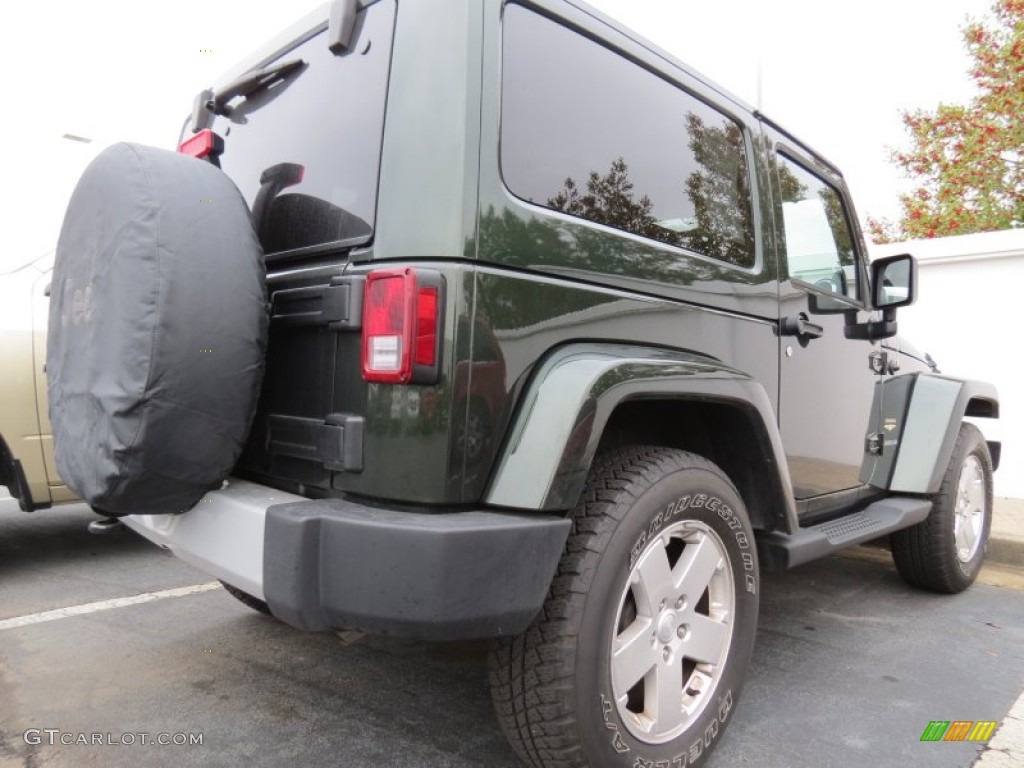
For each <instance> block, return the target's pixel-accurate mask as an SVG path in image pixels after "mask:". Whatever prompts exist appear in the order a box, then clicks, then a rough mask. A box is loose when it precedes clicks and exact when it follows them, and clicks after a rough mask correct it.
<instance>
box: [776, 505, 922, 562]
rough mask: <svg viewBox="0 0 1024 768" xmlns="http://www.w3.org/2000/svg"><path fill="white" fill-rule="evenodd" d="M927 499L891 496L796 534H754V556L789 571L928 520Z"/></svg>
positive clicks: (798, 531)
mask: <svg viewBox="0 0 1024 768" xmlns="http://www.w3.org/2000/svg"><path fill="white" fill-rule="evenodd" d="M931 509H932V503H931V501H929V500H928V499H918V498H909V497H898V496H896V497H892V498H888V499H883V500H881V501H876V502H874V503H873V504H869V505H868V506H867V507H865V508H864V509H862V510H861V511H859V512H854V513H852V514H849V515H846V516H844V517H839V518H836V519H835V520H829V521H828V522H827V523H820V524H818V525H814V526H811V527H809V528H800V529H799V530H797V532H796V533H781V532H779V531H770V532H768V533H762V534H758V537H757V554H758V557H759V558H760V560H761V567H763V568H765V569H768V570H777V569H784V568H793V567H794V566H797V565H803V564H804V563H809V562H810V561H811V560H817V559H818V558H819V557H824V556H825V555H831V554H832V553H833V552H838V551H839V550H841V549H846V548H847V547H855V546H857V545H858V544H863V543H864V542H865V541H871V540H872V539H877V538H878V537H879V536H884V535H886V534H887V533H892V532H893V531H898V530H900V529H902V528H909V527H910V526H912V525H916V524H917V523H920V522H921V521H922V520H924V519H925V518H926V517H928V513H929V512H931Z"/></svg>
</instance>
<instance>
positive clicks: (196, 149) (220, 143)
mask: <svg viewBox="0 0 1024 768" xmlns="http://www.w3.org/2000/svg"><path fill="white" fill-rule="evenodd" d="M178 151H179V152H181V154H183V155H192V157H198V158H199V159H200V160H201V159H203V158H204V157H209V156H210V155H214V156H216V155H219V154H220V153H221V152H223V151H224V140H223V139H222V138H221V137H220V136H218V135H217V134H216V133H214V132H213V131H211V130H210V129H209V128H206V129H204V130H202V131H200V132H199V133H197V134H196V135H195V136H190V137H189V138H187V139H185V140H184V141H183V142H181V145H180V146H179V147H178Z"/></svg>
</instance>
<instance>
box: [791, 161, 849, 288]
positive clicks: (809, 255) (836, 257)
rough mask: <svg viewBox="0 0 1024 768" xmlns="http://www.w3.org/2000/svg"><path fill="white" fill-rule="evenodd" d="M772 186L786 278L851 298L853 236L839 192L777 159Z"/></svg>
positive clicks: (817, 177)
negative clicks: (779, 208) (776, 194)
mask: <svg viewBox="0 0 1024 768" xmlns="http://www.w3.org/2000/svg"><path fill="white" fill-rule="evenodd" d="M778 181H779V190H780V195H781V198H782V200H781V206H782V223H783V234H784V239H785V250H786V262H787V264H788V265H789V276H790V277H794V278H796V279H798V280H802V281H803V282H805V283H810V284H811V285H814V286H815V287H817V288H819V289H821V290H824V291H829V292H830V293H835V294H838V295H840V296H849V297H850V298H857V296H858V294H859V291H858V290H857V270H856V266H855V265H856V257H855V256H854V250H853V235H852V233H851V232H850V225H849V223H848V222H849V219H848V217H847V214H846V209H845V208H844V206H843V199H842V197H841V196H840V194H839V191H838V190H837V189H836V188H835V187H833V186H832V185H831V184H829V183H828V182H826V181H824V180H823V179H822V178H820V177H819V176H816V175H815V174H813V173H811V172H810V171H808V170H807V169H806V168H804V167H803V166H802V165H798V164H797V163H795V162H793V161H792V160H790V159H789V158H788V157H785V156H782V155H779V156H778Z"/></svg>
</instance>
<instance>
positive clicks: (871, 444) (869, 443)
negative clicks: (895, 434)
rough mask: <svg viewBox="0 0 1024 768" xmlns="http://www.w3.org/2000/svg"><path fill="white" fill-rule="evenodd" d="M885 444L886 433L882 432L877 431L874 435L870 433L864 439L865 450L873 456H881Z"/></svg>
mask: <svg viewBox="0 0 1024 768" xmlns="http://www.w3.org/2000/svg"><path fill="white" fill-rule="evenodd" d="M884 445H885V435H883V434H882V433H881V432H875V433H874V434H872V435H868V436H867V438H866V439H865V440H864V451H865V452H866V453H868V454H869V455H871V456H881V455H882V446H884Z"/></svg>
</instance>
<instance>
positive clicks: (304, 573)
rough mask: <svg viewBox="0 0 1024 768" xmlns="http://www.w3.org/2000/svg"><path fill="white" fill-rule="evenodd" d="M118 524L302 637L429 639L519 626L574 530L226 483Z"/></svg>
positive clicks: (558, 524) (544, 520) (519, 518)
mask: <svg viewBox="0 0 1024 768" xmlns="http://www.w3.org/2000/svg"><path fill="white" fill-rule="evenodd" d="M122 519H123V520H124V521H125V522H126V523H127V524H128V525H129V526H130V527H131V528H132V529H134V530H135V531H137V532H138V533H140V534H142V535H143V536H145V537H146V538H148V539H150V540H152V541H154V542H156V543H157V544H160V545H161V546H165V547H168V548H169V549H171V550H172V551H173V552H174V553H175V554H176V555H177V556H179V557H180V558H181V559H183V560H185V561H186V562H189V563H191V564H193V565H195V566H197V567H199V568H201V569H202V570H205V571H206V572H208V573H210V574H212V575H214V576H216V577H217V578H219V579H223V580H224V581H226V582H228V583H229V584H232V585H233V586H235V587H238V588H239V589H241V590H243V591H245V592H248V593H249V594H251V595H254V596H255V597H259V598H261V599H263V600H265V601H266V602H267V604H268V605H269V606H270V610H271V612H272V613H273V614H274V616H276V617H278V618H279V619H281V620H283V621H285V622H287V623H288V624H291V625H293V626H295V627H298V628H300V629H307V630H324V629H337V628H343V627H346V628H353V629H362V630H366V631H370V632H383V633H393V634H401V635H407V636H413V637H418V638H421V639H427V640H453V639H466V638H472V637H493V636H499V635H509V634H516V633H519V632H521V631H523V630H524V629H526V627H527V626H528V625H529V623H530V621H531V620H532V619H533V617H534V616H535V615H536V614H537V612H538V611H539V610H540V607H541V605H542V604H543V602H544V599H545V597H546V596H547V592H548V588H549V587H550V585H551V580H552V578H553V577H554V574H555V569H556V568H557V566H558V561H559V558H560V557H561V554H562V551H563V549H564V547H565V542H566V539H567V537H568V535H569V528H570V521H569V520H568V519H567V518H564V517H560V516H556V515H545V514H538V513H509V512H501V511H490V510H486V511H485V510H473V511H458V512H448V513H441V512H406V511H398V510H394V509H379V508H373V507H369V506H366V505H364V504H359V503H356V502H353V501H349V500H343V499H324V500H310V499H306V498H303V497H301V496H295V495H294V494H289V493H284V492H282V491H277V490H275V489H272V488H267V487H265V486H262V485H258V484H256V483H250V482H247V481H243V480H237V479H234V478H232V480H231V481H230V483H229V484H228V486H227V487H226V488H224V489H222V490H218V491H212V492H211V493H209V494H207V497H206V498H204V499H203V501H201V502H200V503H199V504H197V505H196V506H195V507H193V508H192V509H191V510H189V511H188V512H186V513H183V514H180V515H163V516H131V517H126V518H122Z"/></svg>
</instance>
